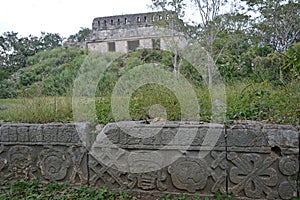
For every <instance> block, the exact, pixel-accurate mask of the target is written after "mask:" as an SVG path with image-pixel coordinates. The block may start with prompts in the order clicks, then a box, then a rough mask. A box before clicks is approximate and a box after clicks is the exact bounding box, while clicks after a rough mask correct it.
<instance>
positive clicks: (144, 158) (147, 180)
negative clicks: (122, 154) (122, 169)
mask: <svg viewBox="0 0 300 200" xmlns="http://www.w3.org/2000/svg"><path fill="white" fill-rule="evenodd" d="M162 163H163V159H162V157H161V156H160V155H159V153H157V152H149V151H147V152H134V153H131V154H130V155H129V157H128V164H129V166H130V171H132V172H133V174H129V175H128V179H129V180H130V181H131V182H130V183H129V184H128V187H129V188H131V189H132V188H134V187H135V186H137V187H138V188H140V189H143V190H152V189H156V188H157V189H158V190H160V191H163V190H166V189H167V186H166V185H165V184H164V183H163V182H164V181H166V179H167V175H166V173H165V172H164V171H163V170H162ZM135 172H140V173H135Z"/></svg>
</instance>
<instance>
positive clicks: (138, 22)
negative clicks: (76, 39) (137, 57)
mask: <svg viewBox="0 0 300 200" xmlns="http://www.w3.org/2000/svg"><path fill="white" fill-rule="evenodd" d="M171 19H174V15H173V14H172V13H170V12H152V13H139V14H128V15H116V16H108V17H98V18H95V19H94V20H93V24H92V32H91V34H90V35H89V38H88V40H87V48H88V50H91V51H92V50H94V51H99V52H103V53H105V52H121V53H127V52H128V51H131V50H135V49H138V48H147V49H164V50H167V49H168V46H169V45H170V44H169V43H172V41H170V38H171V37H173V40H174V39H175V40H178V41H181V42H183V40H182V38H181V39H180V40H179V39H178V38H179V37H183V34H180V33H179V32H176V31H174V30H173V31H172V30H170V25H171V24H172V23H171V21H172V20H171ZM155 24H160V25H162V24H164V25H163V26H160V27H158V26H155ZM173 43H174V42H173ZM180 45H181V46H182V44H180Z"/></svg>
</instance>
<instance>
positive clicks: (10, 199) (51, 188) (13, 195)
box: [0, 180, 136, 200]
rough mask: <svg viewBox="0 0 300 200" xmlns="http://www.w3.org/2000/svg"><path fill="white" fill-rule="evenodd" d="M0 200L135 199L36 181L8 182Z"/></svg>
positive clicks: (3, 187)
mask: <svg viewBox="0 0 300 200" xmlns="http://www.w3.org/2000/svg"><path fill="white" fill-rule="evenodd" d="M0 186H1V184H0ZM0 199H1V200H19V199H28V200H29V199H45V200H46V199H68V200H71V199H74V200H77V199H92V200H93V199H95V200H96V199H97V200H125V199H126V200H130V199H132V200H133V199H136V198H135V197H133V196H132V195H129V194H127V193H125V192H119V193H115V192H110V191H108V190H107V189H105V188H97V189H95V188H89V187H86V186H79V187H76V188H75V187H70V186H69V185H68V184H67V183H65V184H58V183H49V184H41V183H40V182H39V181H38V180H30V181H10V182H8V183H6V184H5V185H2V186H1V187H0Z"/></svg>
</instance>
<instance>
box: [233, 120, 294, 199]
mask: <svg viewBox="0 0 300 200" xmlns="http://www.w3.org/2000/svg"><path fill="white" fill-rule="evenodd" d="M298 137H299V136H298V131H297V129H295V128H293V127H291V126H285V125H271V124H260V123H257V124H252V125H237V126H233V127H231V128H230V129H228V130H227V138H228V140H227V144H228V148H227V150H228V152H227V159H228V172H229V179H228V180H229V182H228V186H229V188H228V190H229V192H230V193H232V194H234V195H235V196H236V197H238V198H239V197H247V198H253V199H291V198H292V197H293V196H296V195H297V190H298V189H297V174H298V172H299V160H298V155H299V153H298V152H299V146H298V145H299V141H298ZM247 142H248V145H247Z"/></svg>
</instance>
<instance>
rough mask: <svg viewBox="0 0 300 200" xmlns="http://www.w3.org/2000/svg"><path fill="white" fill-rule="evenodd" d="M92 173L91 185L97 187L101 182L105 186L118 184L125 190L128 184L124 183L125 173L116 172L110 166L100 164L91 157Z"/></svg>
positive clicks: (90, 166)
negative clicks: (122, 176)
mask: <svg viewBox="0 0 300 200" xmlns="http://www.w3.org/2000/svg"><path fill="white" fill-rule="evenodd" d="M89 169H90V170H91V171H90V174H91V176H90V179H89V181H90V183H91V184H92V185H96V184H97V182H98V181H99V180H101V181H102V182H103V183H104V184H105V185H107V184H115V183H116V184H118V185H119V187H120V188H122V189H125V188H126V185H127V182H125V181H123V180H122V178H121V175H123V174H124V173H123V172H120V171H118V170H115V169H113V168H111V167H110V166H107V165H104V164H101V163H99V162H98V161H97V160H96V159H95V158H93V157H92V156H90V159H89Z"/></svg>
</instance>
